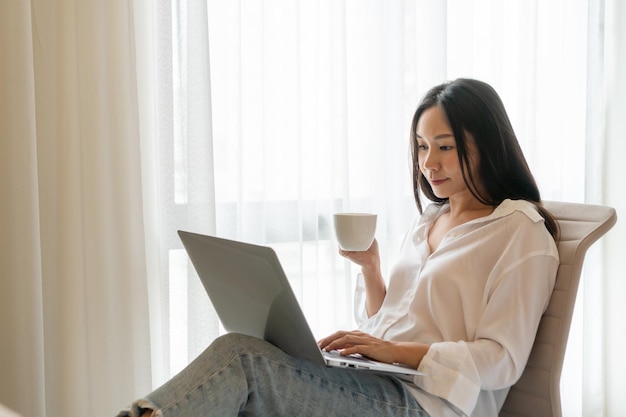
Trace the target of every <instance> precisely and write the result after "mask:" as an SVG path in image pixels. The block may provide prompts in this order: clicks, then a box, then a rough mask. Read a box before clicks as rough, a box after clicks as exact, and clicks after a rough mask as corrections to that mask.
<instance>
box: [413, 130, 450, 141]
mask: <svg viewBox="0 0 626 417" xmlns="http://www.w3.org/2000/svg"><path fill="white" fill-rule="evenodd" d="M415 137H416V138H417V139H424V138H423V137H422V136H421V135H420V134H419V133H417V132H415ZM448 138H454V135H453V134H452V133H441V134H439V135H437V136H435V137H434V138H433V140H440V139H448Z"/></svg>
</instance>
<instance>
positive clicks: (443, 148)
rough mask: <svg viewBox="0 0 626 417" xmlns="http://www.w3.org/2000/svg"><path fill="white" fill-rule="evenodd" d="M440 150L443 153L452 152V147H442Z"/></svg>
mask: <svg viewBox="0 0 626 417" xmlns="http://www.w3.org/2000/svg"><path fill="white" fill-rule="evenodd" d="M439 149H441V150H442V151H449V150H452V146H440V147H439Z"/></svg>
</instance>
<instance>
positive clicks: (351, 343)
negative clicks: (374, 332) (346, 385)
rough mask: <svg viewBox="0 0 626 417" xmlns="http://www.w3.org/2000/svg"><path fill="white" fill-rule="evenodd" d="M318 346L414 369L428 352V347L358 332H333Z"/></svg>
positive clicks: (343, 353)
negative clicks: (400, 364)
mask: <svg viewBox="0 0 626 417" xmlns="http://www.w3.org/2000/svg"><path fill="white" fill-rule="evenodd" d="M318 345H319V347H320V349H325V350H327V351H331V350H337V351H339V352H340V353H341V354H342V355H351V354H354V353H358V354H361V355H363V356H367V357H368V358H370V359H374V360H377V361H380V362H386V363H402V364H405V365H409V366H411V367H414V368H415V369H417V366H418V365H419V362H420V361H421V359H422V357H423V356H424V354H425V353H426V351H427V350H428V346H427V345H423V344H421V343H402V342H393V341H389V340H382V339H378V338H376V337H374V336H371V335H369V334H367V333H364V332H361V331H358V330H353V331H338V332H335V333H333V334H332V335H330V336H328V337H325V338H323V339H321V340H320V341H319V342H318Z"/></svg>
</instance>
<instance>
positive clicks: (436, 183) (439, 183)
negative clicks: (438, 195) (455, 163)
mask: <svg viewBox="0 0 626 417" xmlns="http://www.w3.org/2000/svg"><path fill="white" fill-rule="evenodd" d="M447 180H448V179H447V178H444V179H442V180H428V182H430V185H441V184H443V183H444V182H446V181H447Z"/></svg>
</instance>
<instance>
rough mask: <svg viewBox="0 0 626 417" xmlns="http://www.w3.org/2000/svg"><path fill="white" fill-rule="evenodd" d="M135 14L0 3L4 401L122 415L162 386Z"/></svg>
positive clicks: (46, 409)
mask: <svg viewBox="0 0 626 417" xmlns="http://www.w3.org/2000/svg"><path fill="white" fill-rule="evenodd" d="M132 33H133V17H132V12H131V10H130V9H129V5H128V4H127V2H125V1H115V2H101V1H97V0H95V1H91V0H77V1H74V0H57V1H54V2H50V1H47V0H43V1H38V0H37V1H35V0H34V1H31V2H27V1H2V2H0V90H1V94H0V139H1V140H0V194H1V197H0V210H1V211H0V235H1V236H2V237H1V238H0V242H1V243H0V276H1V279H0V403H3V404H5V405H6V406H7V407H9V408H12V409H15V410H16V411H18V412H19V413H20V414H22V415H23V416H25V417H41V416H48V417H56V416H84V415H90V416H96V415H113V414H114V412H115V411H116V410H117V409H119V408H120V406H121V405H122V404H124V403H125V402H127V401H128V399H129V397H128V395H129V392H138V391H146V390H148V389H149V388H150V360H149V358H150V356H149V355H150V349H149V338H148V337H149V332H148V326H147V325H146V323H147V313H148V310H147V305H148V304H147V298H146V294H145V293H146V287H147V286H146V269H145V257H144V232H143V219H142V213H141V209H142V201H141V171H140V154H139V150H140V148H139V140H138V139H139V135H138V131H139V129H138V118H137V104H136V88H135V79H136V77H135V68H134V55H133V50H134V39H133V37H132Z"/></svg>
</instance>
